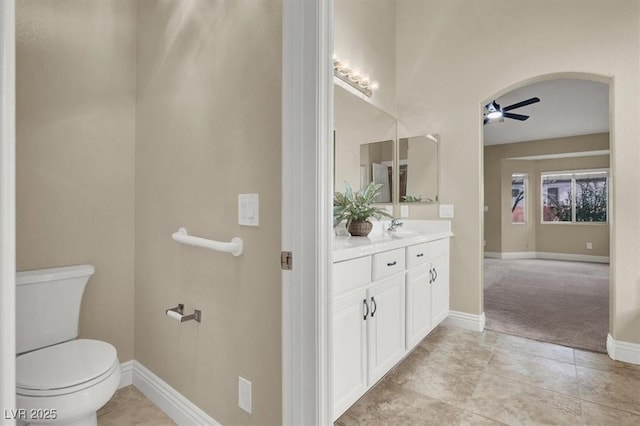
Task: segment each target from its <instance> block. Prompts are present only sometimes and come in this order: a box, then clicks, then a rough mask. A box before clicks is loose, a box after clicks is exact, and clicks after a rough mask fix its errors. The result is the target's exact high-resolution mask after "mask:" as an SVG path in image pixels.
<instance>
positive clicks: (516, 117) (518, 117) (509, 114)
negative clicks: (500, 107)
mask: <svg viewBox="0 0 640 426" xmlns="http://www.w3.org/2000/svg"><path fill="white" fill-rule="evenodd" d="M502 116H503V117H506V118H513V119H514V120H520V121H525V120H526V119H528V118H529V116H528V115H521V114H514V113H512V112H505V113H504V114H503V115H502Z"/></svg>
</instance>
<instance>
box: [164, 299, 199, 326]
mask: <svg viewBox="0 0 640 426" xmlns="http://www.w3.org/2000/svg"><path fill="white" fill-rule="evenodd" d="M165 314H166V315H168V316H169V317H171V318H173V319H175V320H176V321H180V322H185V321H190V320H196V321H198V322H201V320H202V312H201V311H199V310H198V309H196V310H195V311H194V312H193V313H192V314H191V315H185V314H184V304H183V303H178V306H176V307H175V308H171V309H167V310H166V311H165Z"/></svg>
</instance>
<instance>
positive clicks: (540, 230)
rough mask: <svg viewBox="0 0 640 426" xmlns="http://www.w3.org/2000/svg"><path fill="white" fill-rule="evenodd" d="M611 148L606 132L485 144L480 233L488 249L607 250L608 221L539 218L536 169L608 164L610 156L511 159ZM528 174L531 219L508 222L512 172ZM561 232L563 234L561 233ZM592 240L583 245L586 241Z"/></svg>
mask: <svg viewBox="0 0 640 426" xmlns="http://www.w3.org/2000/svg"><path fill="white" fill-rule="evenodd" d="M607 149H609V134H608V133H599V134H594V135H583V136H573V137H565V138H554V139H545V140H540V141H530V142H522V143H511V144H501V145H490V146H485V148H484V197H485V204H484V205H485V206H487V208H488V211H486V212H485V213H484V220H485V222H484V238H485V241H486V246H485V251H487V252H498V253H500V252H524V251H539V252H550V253H569V254H585V255H593V256H609V227H608V226H606V225H593V224H580V225H575V224H541V223H540V220H541V219H540V196H541V195H540V173H541V172H544V171H559V170H577V169H589V168H607V167H609V156H608V155H600V156H590V157H573V158H559V159H547V160H513V159H510V158H513V157H531V156H537V155H546V154H561V153H571V152H584V151H600V150H607ZM513 173H528V174H529V192H528V194H529V195H528V202H527V203H526V208H527V214H528V217H529V220H528V221H527V224H526V225H522V224H512V223H511V213H510V212H511V175H512V174H513ZM559 236H562V238H559ZM587 242H591V243H593V249H592V250H587V249H586V243H587Z"/></svg>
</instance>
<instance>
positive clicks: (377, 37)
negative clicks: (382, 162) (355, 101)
mask: <svg viewBox="0 0 640 426" xmlns="http://www.w3.org/2000/svg"><path fill="white" fill-rule="evenodd" d="M334 52H335V53H336V55H338V57H339V58H340V59H342V60H348V62H349V64H350V65H351V67H353V68H360V70H361V71H362V72H365V73H368V74H369V75H370V76H371V79H372V80H375V81H378V83H380V88H379V89H378V90H375V91H374V93H373V95H372V96H371V97H370V98H367V102H369V103H371V104H372V105H375V106H377V107H378V108H380V109H382V110H383V111H385V112H387V113H389V114H391V115H393V116H394V117H395V113H396V66H395V65H396V12H395V0H336V1H335V4H334Z"/></svg>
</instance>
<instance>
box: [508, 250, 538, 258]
mask: <svg viewBox="0 0 640 426" xmlns="http://www.w3.org/2000/svg"><path fill="white" fill-rule="evenodd" d="M501 255H502V257H501V259H535V258H536V257H537V256H536V252H535V251H505V252H502V253H501Z"/></svg>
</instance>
